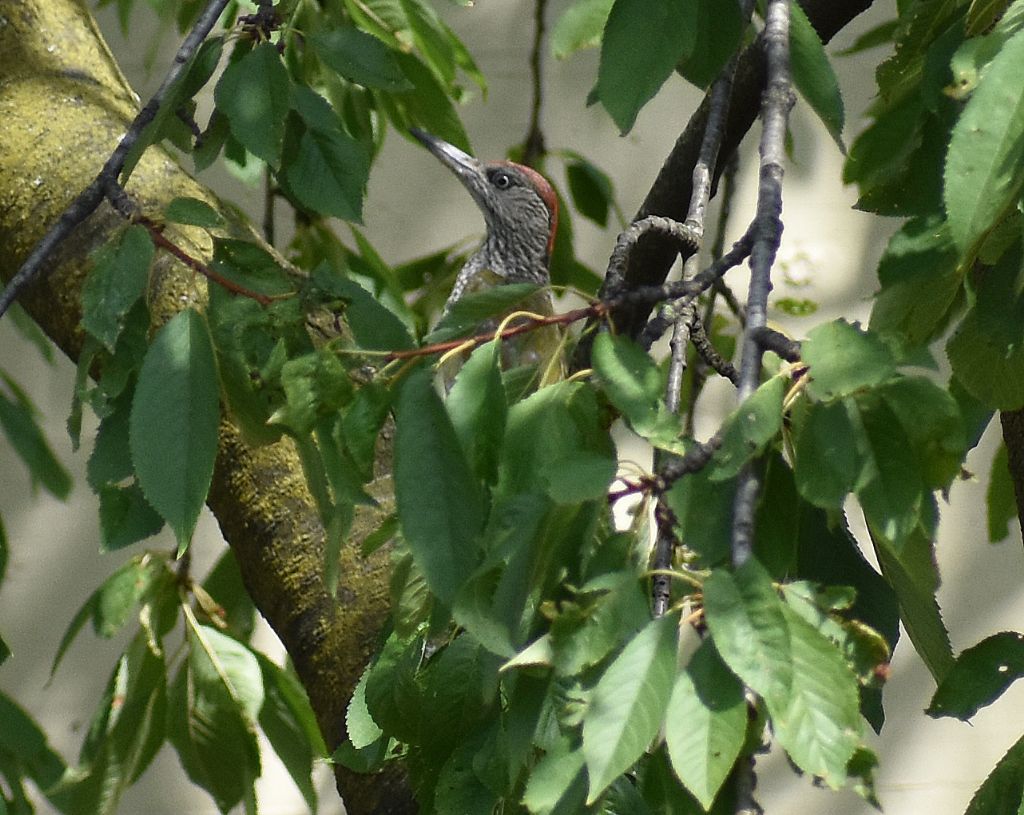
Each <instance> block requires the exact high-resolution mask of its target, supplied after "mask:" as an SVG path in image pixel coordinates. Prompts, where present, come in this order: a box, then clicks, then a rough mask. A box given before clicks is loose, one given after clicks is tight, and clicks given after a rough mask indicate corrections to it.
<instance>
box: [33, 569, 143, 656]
mask: <svg viewBox="0 0 1024 815" xmlns="http://www.w3.org/2000/svg"><path fill="white" fill-rule="evenodd" d="M162 568H163V562H162V561H154V560H153V558H152V556H151V555H139V556H136V557H134V558H132V559H131V560H129V561H128V562H127V563H125V564H124V565H123V566H121V568H120V569H118V570H117V571H116V572H114V573H113V574H112V575H111V576H110V577H108V578H107V579H106V580H105V581H103V583H102V585H101V586H100V587H99V588H98V589H96V591H94V592H93V593H92V594H91V595H89V599H88V600H86V601H85V603H84V604H83V605H82V607H81V608H80V609H79V610H78V611H77V612H76V613H75V616H74V618H72V620H71V623H70V624H69V625H68V627H67V630H66V631H65V632H64V636H62V637H61V640H60V644H59V645H58V646H57V654H56V656H55V657H54V658H53V665H52V666H51V667H50V674H51V675H53V674H54V673H56V672H57V666H58V665H60V662H61V660H62V659H63V658H64V654H65V653H66V652H67V650H68V648H69V647H70V646H71V643H72V642H74V640H75V637H77V636H78V634H79V632H80V631H81V630H82V628H83V626H84V625H85V623H86V622H87V621H89V620H92V627H93V630H94V631H95V632H96V633H97V634H98V635H99V636H101V637H104V638H106V639H110V638H111V637H113V636H114V635H115V634H117V633H118V632H119V631H120V630H121V629H122V628H123V627H124V626H125V624H126V623H127V622H128V618H129V615H130V613H131V611H132V609H133V608H134V607H135V605H136V604H137V603H138V602H139V601H140V600H141V599H142V598H143V597H145V595H146V593H147V592H148V591H149V589H150V587H151V586H152V585H153V582H154V580H155V579H156V578H157V576H158V575H159V573H160V570H161V569H162Z"/></svg>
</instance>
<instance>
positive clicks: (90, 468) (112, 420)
mask: <svg viewBox="0 0 1024 815" xmlns="http://www.w3.org/2000/svg"><path fill="white" fill-rule="evenodd" d="M112 407H113V410H112V412H110V413H108V414H107V415H106V416H104V417H103V419H102V420H101V421H100V426H99V430H97V431H96V441H95V443H94V444H93V448H92V453H90V454H89V461H88V463H87V465H86V480H87V481H88V482H89V486H90V487H92V488H93V491H94V492H99V491H100V489H101V488H103V487H105V486H107V485H112V484H119V483H120V482H122V481H124V480H126V479H127V478H129V477H130V476H131V475H132V457H131V452H130V451H129V449H128V417H129V416H130V414H131V400H130V399H127V398H122V399H118V400H116V401H115V402H114V404H113V406H112Z"/></svg>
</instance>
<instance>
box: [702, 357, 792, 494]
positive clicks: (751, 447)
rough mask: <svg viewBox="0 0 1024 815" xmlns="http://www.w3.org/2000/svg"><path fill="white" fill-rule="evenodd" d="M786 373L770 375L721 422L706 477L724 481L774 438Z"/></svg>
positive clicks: (778, 424)
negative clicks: (720, 435)
mask: <svg viewBox="0 0 1024 815" xmlns="http://www.w3.org/2000/svg"><path fill="white" fill-rule="evenodd" d="M787 385H788V377H785V376H773V377H772V378H771V379H769V380H768V381H767V382H765V383H764V384H762V385H761V386H760V387H759V388H758V389H757V390H756V391H754V393H752V394H751V395H750V397H749V398H748V399H746V400H745V401H744V402H743V404H741V405H740V406H739V407H737V408H736V409H735V410H734V411H733V412H732V413H731V414H729V416H728V417H727V418H726V420H725V422H724V423H723V424H722V431H721V432H722V446H721V447H719V448H718V450H716V451H715V454H714V457H713V458H712V459H711V469H710V472H709V474H708V477H709V478H710V479H711V480H712V481H726V480H728V479H730V478H733V477H735V476H736V475H737V474H738V473H739V471H740V470H741V469H742V467H743V465H744V464H746V463H747V462H748V461H750V459H751V458H753V457H754V456H756V455H759V454H760V453H762V452H763V451H764V449H765V447H766V446H767V445H768V444H769V443H770V442H771V441H772V439H774V438H775V436H776V434H778V432H779V431H780V430H781V428H782V399H783V397H784V396H785V395H786V387H787Z"/></svg>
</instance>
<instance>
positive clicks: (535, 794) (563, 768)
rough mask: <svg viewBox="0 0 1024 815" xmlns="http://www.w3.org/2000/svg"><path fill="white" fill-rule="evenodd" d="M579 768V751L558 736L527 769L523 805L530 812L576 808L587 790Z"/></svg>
mask: <svg viewBox="0 0 1024 815" xmlns="http://www.w3.org/2000/svg"><path fill="white" fill-rule="evenodd" d="M583 768H584V757H583V750H581V749H580V748H579V747H577V746H572V745H570V743H569V740H568V739H566V738H564V737H561V738H559V739H558V741H556V742H555V744H554V746H553V747H552V748H551V749H549V750H548V751H547V752H546V753H545V754H544V755H543V756H542V757H541V759H540V760H539V761H538V762H537V764H536V765H535V766H534V768H533V770H532V771H531V773H530V776H529V778H528V779H527V782H526V790H525V792H524V793H523V804H524V805H525V806H526V808H527V809H528V810H529V811H530V812H531V813H532V815H558V813H560V812H576V811H578V810H579V808H580V807H581V806H582V805H583V800H584V795H585V793H586V789H587V777H586V775H585V773H584V771H583Z"/></svg>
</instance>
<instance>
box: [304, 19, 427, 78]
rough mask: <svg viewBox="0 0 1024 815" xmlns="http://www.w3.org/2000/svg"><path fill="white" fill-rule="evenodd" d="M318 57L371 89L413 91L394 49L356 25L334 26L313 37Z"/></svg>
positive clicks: (343, 74) (312, 43)
mask: <svg viewBox="0 0 1024 815" xmlns="http://www.w3.org/2000/svg"><path fill="white" fill-rule="evenodd" d="M309 42H310V45H312V46H313V50H314V51H316V54H317V56H318V57H320V59H321V60H323V62H324V64H325V65H326V66H327V67H328V68H330V69H331V70H332V71H337V72H338V73H339V74H341V75H342V76H343V77H345V78H346V79H350V80H352V81H353V82H357V83H358V84H360V85H363V86H364V87H367V88H380V89H381V90H386V91H406V90H411V89H412V85H411V84H410V82H409V80H408V79H406V78H405V74H403V73H402V69H401V68H400V67H399V65H398V61H397V60H396V59H395V57H394V56H393V54H392V52H391V50H390V49H389V48H388V47H387V46H386V45H385V44H384V43H382V42H381V41H380V40H378V39H377V38H376V37H374V36H371V35H370V34H366V33H364V32H362V31H359V30H358V29H356V28H333V29H331V30H329V31H321V32H317V33H316V34H313V36H311V37H310V38H309Z"/></svg>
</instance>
